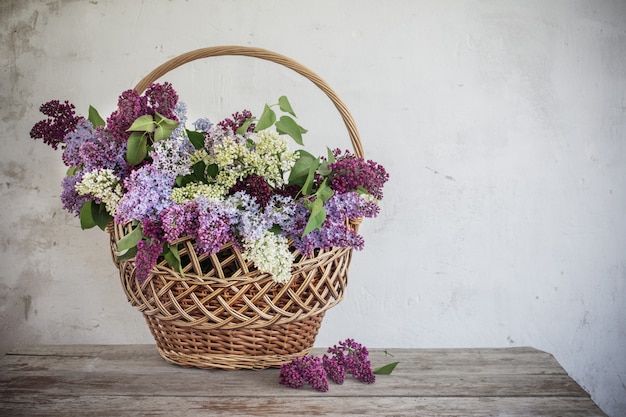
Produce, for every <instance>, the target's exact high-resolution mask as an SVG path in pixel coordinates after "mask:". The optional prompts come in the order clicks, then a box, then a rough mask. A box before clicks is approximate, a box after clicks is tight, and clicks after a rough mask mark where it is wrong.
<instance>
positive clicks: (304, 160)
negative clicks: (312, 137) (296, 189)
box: [289, 149, 320, 186]
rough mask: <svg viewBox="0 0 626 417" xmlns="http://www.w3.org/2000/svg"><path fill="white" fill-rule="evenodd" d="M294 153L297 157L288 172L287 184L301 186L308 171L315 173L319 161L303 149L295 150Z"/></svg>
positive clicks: (307, 175)
mask: <svg viewBox="0 0 626 417" xmlns="http://www.w3.org/2000/svg"><path fill="white" fill-rule="evenodd" d="M296 154H297V156H298V159H297V160H296V163H295V164H294V166H293V168H291V172H290V173H289V185H299V186H303V185H304V184H305V183H306V180H307V178H308V177H309V173H310V172H311V171H313V173H315V170H316V169H317V168H318V167H319V163H320V162H319V159H318V158H316V157H315V156H313V155H312V154H310V153H309V152H307V151H305V150H303V149H299V150H297V151H296Z"/></svg>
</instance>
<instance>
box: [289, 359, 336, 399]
mask: <svg viewBox="0 0 626 417" xmlns="http://www.w3.org/2000/svg"><path fill="white" fill-rule="evenodd" d="M305 382H307V383H308V384H309V385H311V386H312V387H313V388H315V389H316V390H318V391H321V392H326V391H328V379H327V378H326V371H325V370H324V365H323V363H322V359H321V358H318V357H314V356H304V357H302V358H295V359H293V360H292V361H291V363H286V364H283V365H282V366H281V368H280V374H279V383H280V384H282V385H285V386H287V387H291V388H300V387H301V386H303V385H304V383H305Z"/></svg>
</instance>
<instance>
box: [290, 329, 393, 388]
mask: <svg viewBox="0 0 626 417" xmlns="http://www.w3.org/2000/svg"><path fill="white" fill-rule="evenodd" d="M368 356H369V351H368V350H367V348H366V347H365V346H363V345H361V344H360V343H357V342H356V341H354V339H346V340H344V341H342V342H339V343H338V345H334V346H332V347H330V348H328V351H327V353H326V354H324V355H323V356H322V357H315V356H304V357H302V358H295V359H293V360H292V361H291V362H289V363H285V364H283V365H282V366H281V368H280V374H279V384H281V385H284V386H286V387H289V388H301V387H302V386H304V385H305V384H307V383H308V384H309V385H310V386H311V387H313V388H314V389H316V390H317V391H320V392H326V391H328V387H329V386H328V380H329V379H330V380H331V381H333V382H334V383H335V384H338V385H341V384H343V383H344V381H345V378H346V375H347V374H348V373H349V374H350V375H352V376H353V377H354V378H356V379H357V380H358V381H360V382H363V383H366V384H373V383H374V382H375V381H376V375H375V374H381V375H388V374H391V372H393V370H394V368H395V367H396V365H397V364H398V362H394V363H391V364H387V365H385V366H383V367H381V368H377V369H372V363H371V362H370V360H369V359H368Z"/></svg>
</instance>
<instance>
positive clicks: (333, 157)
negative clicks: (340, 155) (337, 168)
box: [326, 147, 336, 164]
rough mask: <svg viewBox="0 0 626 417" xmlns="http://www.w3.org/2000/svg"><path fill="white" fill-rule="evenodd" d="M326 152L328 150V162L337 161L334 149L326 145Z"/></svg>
mask: <svg viewBox="0 0 626 417" xmlns="http://www.w3.org/2000/svg"><path fill="white" fill-rule="evenodd" d="M326 152H328V163H329V164H333V163H335V161H336V158H335V154H334V153H333V151H332V149H330V148H329V147H326Z"/></svg>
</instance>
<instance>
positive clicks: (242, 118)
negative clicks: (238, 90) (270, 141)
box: [217, 110, 256, 133]
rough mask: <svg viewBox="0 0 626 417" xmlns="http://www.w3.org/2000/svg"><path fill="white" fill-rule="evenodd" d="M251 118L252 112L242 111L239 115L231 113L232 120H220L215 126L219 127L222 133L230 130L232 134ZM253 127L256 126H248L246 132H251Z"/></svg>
mask: <svg viewBox="0 0 626 417" xmlns="http://www.w3.org/2000/svg"><path fill="white" fill-rule="evenodd" d="M251 117H252V112H250V111H249V110H242V111H241V113H240V112H236V113H233V115H232V119H228V118H227V119H224V120H222V121H221V122H219V123H218V124H217V126H218V127H220V128H221V129H222V130H224V131H229V130H230V131H232V132H233V133H234V132H236V131H237V129H239V128H240V127H241V126H243V124H244V123H245V122H246V120H248V119H249V118H251ZM255 126H256V125H255V124H254V123H252V124H251V125H250V126H248V130H247V132H253V131H254V127H255Z"/></svg>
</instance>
